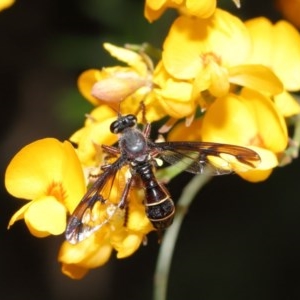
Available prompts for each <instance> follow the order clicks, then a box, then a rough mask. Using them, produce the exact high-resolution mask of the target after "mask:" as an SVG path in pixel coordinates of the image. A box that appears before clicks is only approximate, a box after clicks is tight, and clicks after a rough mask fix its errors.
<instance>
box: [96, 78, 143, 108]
mask: <svg viewBox="0 0 300 300" xmlns="http://www.w3.org/2000/svg"><path fill="white" fill-rule="evenodd" d="M127 76H128V77H123V78H119V77H111V78H106V79H103V80H101V81H98V82H96V83H95V84H94V85H93V87H92V91H91V94H92V95H93V96H94V97H96V98H97V99H100V100H102V101H104V102H108V103H112V102H121V101H122V100H124V99H125V98H126V97H128V96H130V95H131V94H133V93H134V92H135V91H136V90H138V89H139V88H141V87H142V86H144V85H146V80H145V79H142V78H140V77H137V76H136V74H135V73H133V74H128V73H127Z"/></svg>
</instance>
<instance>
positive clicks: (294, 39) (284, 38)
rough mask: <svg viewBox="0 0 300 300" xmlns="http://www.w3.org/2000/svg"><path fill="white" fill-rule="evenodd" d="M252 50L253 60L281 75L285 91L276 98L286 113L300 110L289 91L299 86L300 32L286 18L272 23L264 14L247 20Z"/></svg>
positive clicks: (280, 107) (252, 61) (251, 60)
mask: <svg viewBox="0 0 300 300" xmlns="http://www.w3.org/2000/svg"><path fill="white" fill-rule="evenodd" d="M245 24H246V26H247V28H248V30H249V32H250V35H251V38H252V43H253V53H252V55H251V56H250V57H249V62H250V63H255V64H262V65H265V66H267V67H269V68H270V69H271V70H273V71H274V73H275V74H276V75H277V76H278V78H280V80H281V82H282V83H283V86H284V89H285V91H284V92H282V93H281V94H279V95H276V96H275V97H274V101H275V103H276V105H277V107H278V109H279V110H280V112H281V113H282V114H283V115H284V116H285V117H289V116H292V115H295V114H299V113H300V105H299V104H298V103H297V102H296V100H295V99H294V98H293V96H292V95H291V94H290V93H289V92H295V91H299V90H300V34H299V32H298V31H297V30H296V28H294V27H293V26H292V25H291V24H289V23H288V22H286V21H283V20H282V21H278V22H277V23H275V24H272V23H271V21H269V20H268V19H266V18H264V17H260V18H254V19H251V20H249V21H247V22H246V23H245Z"/></svg>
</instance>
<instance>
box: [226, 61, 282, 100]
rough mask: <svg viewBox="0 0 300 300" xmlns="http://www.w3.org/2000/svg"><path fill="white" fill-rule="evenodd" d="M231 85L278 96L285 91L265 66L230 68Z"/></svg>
mask: <svg viewBox="0 0 300 300" xmlns="http://www.w3.org/2000/svg"><path fill="white" fill-rule="evenodd" d="M229 78H230V79H229V80H230V82H231V83H234V84H237V85H240V86H244V87H248V88H251V89H253V90H257V91H261V92H265V93H268V94H270V95H276V94H279V93H281V92H282V91H283V84H282V82H281V81H280V80H279V78H278V77H277V76H276V75H275V74H274V73H273V72H272V71H271V70H270V69H269V68H268V67H265V66H263V65H238V66H234V67H231V68H229Z"/></svg>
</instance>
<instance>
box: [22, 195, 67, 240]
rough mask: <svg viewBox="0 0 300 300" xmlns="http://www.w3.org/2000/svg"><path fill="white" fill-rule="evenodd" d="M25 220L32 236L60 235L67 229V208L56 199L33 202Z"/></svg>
mask: <svg viewBox="0 0 300 300" xmlns="http://www.w3.org/2000/svg"><path fill="white" fill-rule="evenodd" d="M24 219H25V222H26V225H27V226H28V228H29V230H30V232H31V234H33V235H35V236H37V237H44V236H46V235H49V234H53V235H58V234H61V233H63V232H64V231H65V228H66V208H65V207H64V205H63V204H61V203H60V202H58V201H57V200H56V199H55V198H54V197H44V198H42V199H39V200H35V201H32V202H31V205H30V206H29V207H28V209H27V210H26V211H25V213H24Z"/></svg>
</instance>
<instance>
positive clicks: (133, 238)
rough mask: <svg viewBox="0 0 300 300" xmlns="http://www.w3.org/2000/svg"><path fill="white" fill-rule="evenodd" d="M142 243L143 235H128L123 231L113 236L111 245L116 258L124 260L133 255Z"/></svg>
mask: <svg viewBox="0 0 300 300" xmlns="http://www.w3.org/2000/svg"><path fill="white" fill-rule="evenodd" d="M142 241H143V234H139V233H129V232H126V231H125V230H123V231H121V232H119V233H117V234H113V236H112V238H111V244H112V245H113V247H114V248H115V250H116V251H117V252H118V253H117V258H125V257H127V256H130V255H131V254H133V253H134V252H135V251H136V250H137V249H138V248H139V247H140V245H141V243H142Z"/></svg>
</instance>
